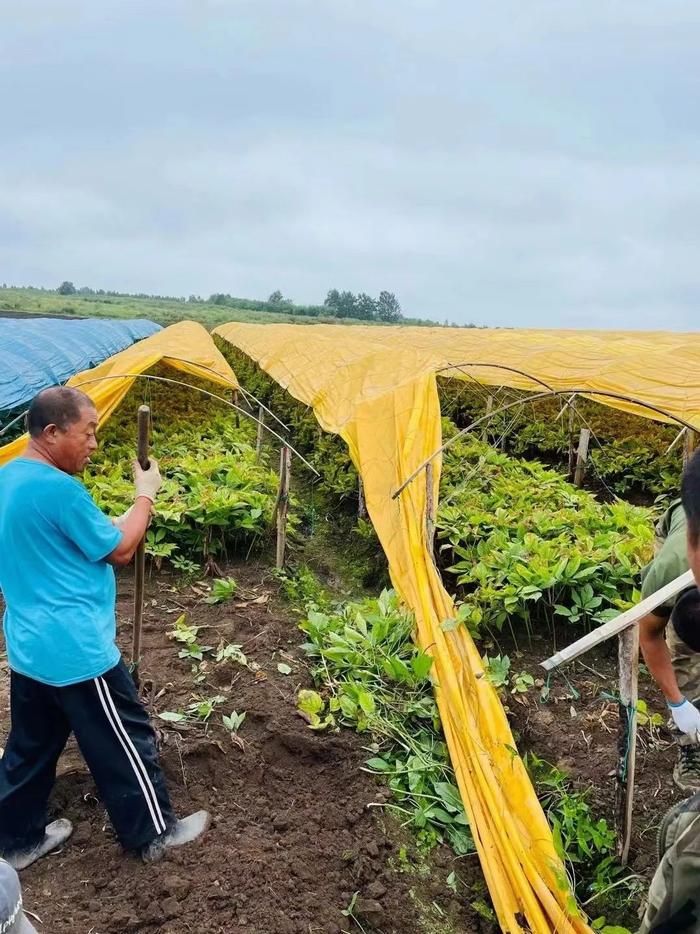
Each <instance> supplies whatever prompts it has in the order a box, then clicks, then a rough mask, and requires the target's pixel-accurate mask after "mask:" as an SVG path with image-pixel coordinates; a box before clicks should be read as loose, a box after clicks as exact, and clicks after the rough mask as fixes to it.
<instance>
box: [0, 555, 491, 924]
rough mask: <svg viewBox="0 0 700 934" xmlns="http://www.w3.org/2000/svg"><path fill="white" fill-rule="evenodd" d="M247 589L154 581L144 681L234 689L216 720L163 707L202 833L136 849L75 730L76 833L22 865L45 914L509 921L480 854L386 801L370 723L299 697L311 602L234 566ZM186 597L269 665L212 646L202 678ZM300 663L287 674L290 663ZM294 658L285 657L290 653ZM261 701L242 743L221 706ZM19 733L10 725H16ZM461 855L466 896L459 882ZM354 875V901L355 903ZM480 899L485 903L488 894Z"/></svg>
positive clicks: (2, 711) (176, 781) (69, 758)
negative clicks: (424, 844) (497, 914)
mask: <svg viewBox="0 0 700 934" xmlns="http://www.w3.org/2000/svg"><path fill="white" fill-rule="evenodd" d="M229 573H231V574H232V576H234V577H235V578H236V579H237V580H238V582H239V585H240V588H239V591H238V595H237V597H236V598H234V600H233V601H231V602H230V603H227V604H225V605H223V606H218V607H211V606H207V605H205V604H203V603H202V602H201V597H202V594H201V593H198V592H197V591H196V590H193V589H191V588H188V589H184V590H178V591H173V589H172V586H173V583H172V580H171V579H170V578H168V577H167V576H162V577H159V578H151V579H150V580H149V581H148V584H147V604H146V611H145V622H144V655H145V661H144V664H143V669H142V685H143V687H144V688H145V690H146V697H147V699H148V702H149V704H151V705H152V707H153V709H154V711H155V712H163V711H178V710H182V709H183V708H185V707H186V706H187V705H188V704H189V703H191V702H192V700H193V698H194V697H195V696H196V697H212V696H214V695H223V696H224V697H225V698H226V701H225V703H223V704H222V705H221V707H220V708H219V709H217V711H216V712H215V713H214V714H213V715H212V717H211V719H210V723H209V726H208V728H207V729H206V731H205V729H204V728H203V727H201V726H197V727H192V728H190V729H180V728H175V727H173V726H172V725H171V724H169V723H165V722H164V721H162V720H159V719H158V718H156V719H155V720H154V722H155V723H156V724H157V725H158V728H159V731H160V732H161V738H162V743H163V746H162V760H163V765H164V769H165V772H166V774H167V778H168V781H169V786H170V790H171V794H172V797H173V801H174V804H175V806H176V809H177V810H178V812H179V813H180V814H184V813H188V812H190V811H193V810H196V809H198V808H207V809H208V810H210V811H211V814H212V816H213V822H212V827H211V829H210V831H209V832H208V834H207V836H206V839H205V840H204V842H203V843H201V844H199V845H197V844H194V845H191V846H189V847H185V848H182V849H180V850H177V851H172V852H171V853H169V854H168V855H167V857H166V858H165V859H164V860H163V861H162V862H161V863H158V864H156V865H150V866H146V865H144V864H142V863H141V862H140V861H139V860H138V859H136V858H135V857H133V856H127V855H124V854H123V853H122V852H121V850H120V848H119V846H118V844H117V843H116V841H115V839H114V837H113V835H112V832H111V828H110V826H109V823H108V821H107V819H106V815H105V812H104V810H103V808H102V807H101V805H100V802H99V801H98V800H97V798H96V797H95V789H94V786H93V783H92V781H91V779H90V776H89V774H88V773H87V772H86V770H85V767H84V766H83V764H82V760H81V759H80V756H79V753H78V752H77V749H76V748H75V747H72V746H69V748H68V749H67V750H66V752H65V753H64V756H63V757H62V759H61V762H60V764H59V777H58V780H57V784H56V788H55V793H54V795H53V798H52V801H51V812H52V815H53V816H59V815H60V816H64V817H68V818H70V819H71V820H72V821H73V823H74V825H75V833H74V835H73V838H72V840H71V841H70V843H69V844H68V845H67V846H66V847H65V848H64V849H63V850H62V851H61V852H59V853H57V854H55V855H52V856H50V857H48V858H46V859H44V860H42V861H40V862H39V863H37V864H36V865H35V866H33V867H30V868H29V869H28V870H26V871H25V872H23V873H22V882H23V887H24V894H25V903H26V905H27V907H28V908H29V909H30V910H31V911H32V912H34V913H35V914H36V915H37V916H38V918H40V919H41V923H38V922H37V923H36V924H37V929H38V930H39V931H41V932H52V934H53V932H55V934H63V932H66V934H67V932H71V934H106V932H115V934H125V932H131V931H142V932H153V934H155V932H160V934H166V932H167V934H183V932H188V931H193V932H197V934H208V932H211V934H214V932H216V934H221V932H232V931H250V932H255V934H296V932H299V934H302V932H303V934H338V932H341V931H352V932H354V931H360V930H361V929H363V930H364V931H366V932H367V934H369V932H377V934H379V932H384V934H392V932H395V934H414V932H426V934H443V932H444V934H449V932H452V931H465V932H472V931H474V932H476V931H492V930H493V925H492V924H491V923H490V922H489V921H487V920H485V919H484V918H483V917H482V916H481V915H480V914H479V910H481V911H482V912H483V911H484V910H485V909H484V897H485V890H484V887H483V881H482V878H481V873H480V871H479V869H478V860H477V857H476V856H471V857H467V858H465V859H461V860H456V859H455V858H454V857H453V855H452V854H451V853H450V851H448V850H447V849H445V850H442V851H437V852H435V853H433V854H431V857H430V859H429V860H428V861H425V860H422V859H420V858H419V857H418V855H417V854H416V853H415V850H414V849H413V848H412V846H411V843H410V839H409V838H408V837H405V836H404V835H403V834H402V832H401V831H400V829H399V828H397V827H396V826H395V825H394V824H393V823H392V822H391V820H390V819H387V818H386V817H385V816H384V813H383V812H382V810H381V808H380V807H373V806H371V805H373V804H380V803H381V802H382V801H383V800H384V794H383V790H382V786H381V785H379V784H377V781H376V780H375V779H374V778H372V777H370V776H369V775H367V774H366V773H364V772H362V771H361V770H360V767H361V765H362V763H363V761H364V759H366V758H367V755H368V754H367V753H366V752H364V751H363V749H362V740H361V739H360V738H359V737H358V736H356V735H355V734H353V733H351V732H350V731H343V732H341V733H338V734H333V735H319V734H316V733H314V732H312V731H311V730H309V728H308V727H307V725H306V723H305V722H304V721H303V720H302V719H301V718H300V717H299V716H298V714H297V713H296V704H295V699H296V693H297V690H298V689H299V687H303V686H310V678H309V675H308V671H307V668H306V665H305V662H304V660H303V658H302V657H301V654H300V652H299V651H298V649H297V646H298V644H299V642H300V641H301V639H300V633H299V630H298V629H297V620H296V618H295V617H294V615H293V614H292V613H291V612H290V610H289V608H288V607H287V606H286V604H284V603H283V602H282V601H281V600H280V599H279V597H278V595H277V585H276V583H275V582H274V580H273V579H272V577H271V575H270V573H269V571H268V570H266V569H265V568H264V567H263V566H260V565H255V564H247V565H245V566H238V567H232V568H230V569H229ZM132 591H133V587H132V582H131V580H130V578H129V576H128V575H123V576H122V577H121V580H120V586H119V600H118V617H119V631H120V637H119V638H120V643H121V644H122V646H123V648H124V650H125V655H126V656H127V657H128V655H129V649H128V646H129V641H130V636H131V616H132ZM183 612H186V613H187V614H188V615H187V620H188V622H189V623H191V624H196V625H199V626H203V627H206V629H203V630H202V632H201V633H200V641H201V642H202V643H204V644H207V645H212V646H217V645H218V644H219V643H220V642H221V641H224V642H226V643H237V644H240V645H242V646H243V652H244V653H245V655H246V657H247V659H248V661H249V662H252V663H253V664H252V666H251V667H252V668H253V669H255V668H256V667H257V666H259V667H258V669H257V670H251V668H250V667H242V666H241V665H240V664H235V663H233V662H225V663H221V664H219V665H214V664H211V665H209V666H208V668H207V671H206V677H205V681H204V682H203V683H202V684H198V685H197V684H195V683H194V677H195V675H194V674H193V673H192V671H191V664H190V662H189V661H185V660H182V659H179V658H178V650H179V649H180V648H181V646H180V645H179V644H178V643H175V642H173V641H172V640H170V639H168V638H167V636H166V633H167V631H168V630H171V629H172V627H173V623H174V621H175V619H176V618H177V617H178V616H179V615H180V614H181V613H183ZM278 664H282V665H283V666H284V665H287V666H289V668H291V674H286V675H285V674H282V673H280V672H279V671H278V670H277V665H278ZM285 670H286V669H285ZM7 682H8V676H7V668H6V664H5V663H4V662H3V671H2V674H1V683H0V691H1V694H0V736H5V735H6V731H7V726H8V721H9V717H8V714H9V711H8V698H7V687H8V684H7ZM233 709H235V710H237V711H238V712H242V711H246V719H245V722H244V724H243V726H242V727H241V729H240V739H241V743H240V744H238V743H234V742H232V740H231V737H230V735H229V734H228V732H227V731H226V730H225V729H224V727H223V725H222V722H221V713H226V714H230V713H231V711H232V710H233ZM0 745H2V740H0ZM453 870H455V871H456V874H457V878H458V880H459V881H458V882H457V885H458V888H459V896H456V895H455V894H454V893H453V892H452V891H451V889H450V888H449V887H448V886H447V884H446V880H447V877H448V875H449V874H450V873H451V872H452V871H453ZM355 893H358V896H357V899H356V902H355V906H354V909H353V914H354V915H355V917H356V918H357V920H358V921H359V924H360V925H361V926H362V928H360V926H359V925H358V924H357V923H356V922H355V921H354V920H353V919H352V918H351V917H349V916H347V915H343V913H342V911H343V909H347V907H348V906H349V905H350V902H351V900H352V899H353V896H354V894H355ZM473 905H476V910H475V909H474V908H473V907H472V906H473Z"/></svg>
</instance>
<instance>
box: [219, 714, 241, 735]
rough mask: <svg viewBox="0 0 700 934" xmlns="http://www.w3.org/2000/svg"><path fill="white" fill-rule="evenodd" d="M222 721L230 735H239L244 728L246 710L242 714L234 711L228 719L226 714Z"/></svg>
mask: <svg viewBox="0 0 700 934" xmlns="http://www.w3.org/2000/svg"><path fill="white" fill-rule="evenodd" d="M221 720H222V722H223V724H224V726H225V727H226V729H227V730H228V731H229V733H233V734H237V733H238V731H239V730H240V728H241V727H242V726H243V721H244V720H245V710H244V711H242V712H241V713H238V711H236V710H232V711H231V716H230V717H227V716H226V714H224V715H223V716H222V717H221Z"/></svg>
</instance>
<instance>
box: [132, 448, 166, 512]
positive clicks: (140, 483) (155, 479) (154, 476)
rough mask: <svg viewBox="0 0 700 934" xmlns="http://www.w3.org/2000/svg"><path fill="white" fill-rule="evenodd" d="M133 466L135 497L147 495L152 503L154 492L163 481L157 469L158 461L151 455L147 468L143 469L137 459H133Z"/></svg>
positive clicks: (154, 499) (153, 501)
mask: <svg viewBox="0 0 700 934" xmlns="http://www.w3.org/2000/svg"><path fill="white" fill-rule="evenodd" d="M133 468H134V485H135V486H136V496H137V498H138V497H139V496H147V497H148V498H149V499H150V501H151V502H152V503H155V501H156V493H157V492H158V490H159V489H160V487H161V484H162V483H163V479H162V477H161V475H160V470H158V461H157V460H156V459H155V457H151V458H150V464H149V467H148V470H144V469H143V468H142V467H141V465H140V464H139V462H138V461H134V464H133Z"/></svg>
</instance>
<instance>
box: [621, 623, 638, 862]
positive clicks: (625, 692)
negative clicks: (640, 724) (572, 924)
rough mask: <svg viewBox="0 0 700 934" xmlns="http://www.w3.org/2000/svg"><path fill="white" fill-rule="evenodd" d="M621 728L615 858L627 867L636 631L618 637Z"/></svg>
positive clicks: (634, 733) (633, 757)
mask: <svg viewBox="0 0 700 934" xmlns="http://www.w3.org/2000/svg"><path fill="white" fill-rule="evenodd" d="M618 667H619V690H620V702H619V712H620V724H619V726H618V733H617V752H618V760H617V774H616V788H615V822H616V825H617V831H618V835H617V855H618V857H619V859H620V862H621V863H622V865H623V866H626V865H627V860H628V858H629V852H630V838H631V836H632V811H633V808H634V772H635V764H636V760H637V700H638V690H637V680H638V675H639V627H638V626H634V627H632V628H630V629H626V630H625V631H624V632H622V633H620V636H619V643H618Z"/></svg>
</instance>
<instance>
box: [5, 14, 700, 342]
mask: <svg viewBox="0 0 700 934" xmlns="http://www.w3.org/2000/svg"><path fill="white" fill-rule="evenodd" d="M13 6H14V5H13ZM0 27H1V28H0V87H1V88H3V89H4V90H3V92H2V101H1V102H2V113H3V122H4V127H5V131H6V132H5V133H4V134H3V136H4V138H3V143H2V145H1V146H0V279H2V280H5V281H12V282H18V283H28V282H33V283H36V284H43V285H55V284H56V283H57V282H59V281H60V280H61V279H63V278H71V279H73V280H75V281H76V282H79V283H81V284H90V285H93V286H96V287H100V286H102V287H114V288H119V289H124V290H134V291H137V290H138V291H141V290H143V291H154V292H170V293H176V294H177V293H180V294H189V293H190V292H196V293H201V294H208V293H209V292H212V291H219V290H222V291H228V292H232V293H234V294H238V295H245V296H251V297H253V296H256V297H265V296H266V295H267V294H269V292H271V291H272V290H273V289H275V288H281V289H282V290H283V291H284V292H285V293H286V294H290V295H292V296H293V297H294V298H295V299H296V300H298V301H319V300H321V299H322V298H323V296H324V294H325V291H326V290H327V289H328V288H330V287H332V286H335V287H338V288H350V289H353V290H356V291H360V290H362V291H368V292H370V293H376V292H378V291H379V290H380V289H382V288H389V289H391V290H393V291H396V292H397V294H398V295H399V298H400V299H401V301H402V303H403V305H404V308H405V310H406V311H407V312H408V313H411V314H416V315H424V316H430V317H435V318H436V319H438V320H442V319H443V318H445V317H448V318H450V319H452V320H456V321H459V322H465V321H475V322H479V323H485V324H509V325H520V326H569V327H586V326H591V327H650V328H658V327H664V328H668V327H672V328H683V329H695V308H696V299H697V298H698V295H699V294H700V273H698V262H697V259H696V252H697V247H698V241H699V240H700V214H699V213H698V211H697V210H696V208H697V207H698V201H699V199H700V167H699V166H700V163H699V162H698V159H697V156H698V150H699V149H700V146H699V145H698V144H699V142H700V134H699V130H700V118H699V116H698V115H699V114H700V109H699V107H698V104H699V103H700V72H698V69H697V67H696V65H695V60H696V49H697V42H698V38H700V8H698V7H697V4H694V3H690V2H687V3H686V2H673V0H670V2H669V3H667V4H664V5H663V8H661V7H659V6H658V5H657V4H639V3H633V2H628V0H620V2H617V3H613V2H612V0H604V2H602V3H599V4H584V3H582V2H580V0H576V2H574V0H557V2H555V0H547V2H545V0H540V2H536V0H533V2H531V3H528V4H523V3H521V2H519V0H508V2H506V0H501V2H496V3H494V4H490V5H488V8H486V7H485V6H484V5H483V4H476V3H467V4H464V3H458V2H456V0H450V2H446V0H445V2H439V3H438V2H430V0H420V2H419V0H413V2H411V0H407V2H404V3H402V4H396V3H388V4H374V3H369V2H366V0H354V2H351V0H347V2H346V0H334V2H330V3H322V2H320V0H318V2H311V0H289V2H284V3H282V2H277V3H273V2H264V0H258V2H255V3H253V2H224V0H220V2H214V0H209V2H201V0H199V2H185V0H180V2H172V0H171V2H167V3H166V2H161V0H154V2H151V3H148V4H137V3H135V2H132V0H126V2H124V0H121V2H119V3H117V2H115V0H103V2H101V3H99V4H95V3H87V2H77V0H74V2H68V0H51V2H38V0H27V2H26V3H25V4H23V5H22V8H21V9H14V8H13V9H12V10H10V9H9V4H8V9H7V11H5V8H4V5H0Z"/></svg>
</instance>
